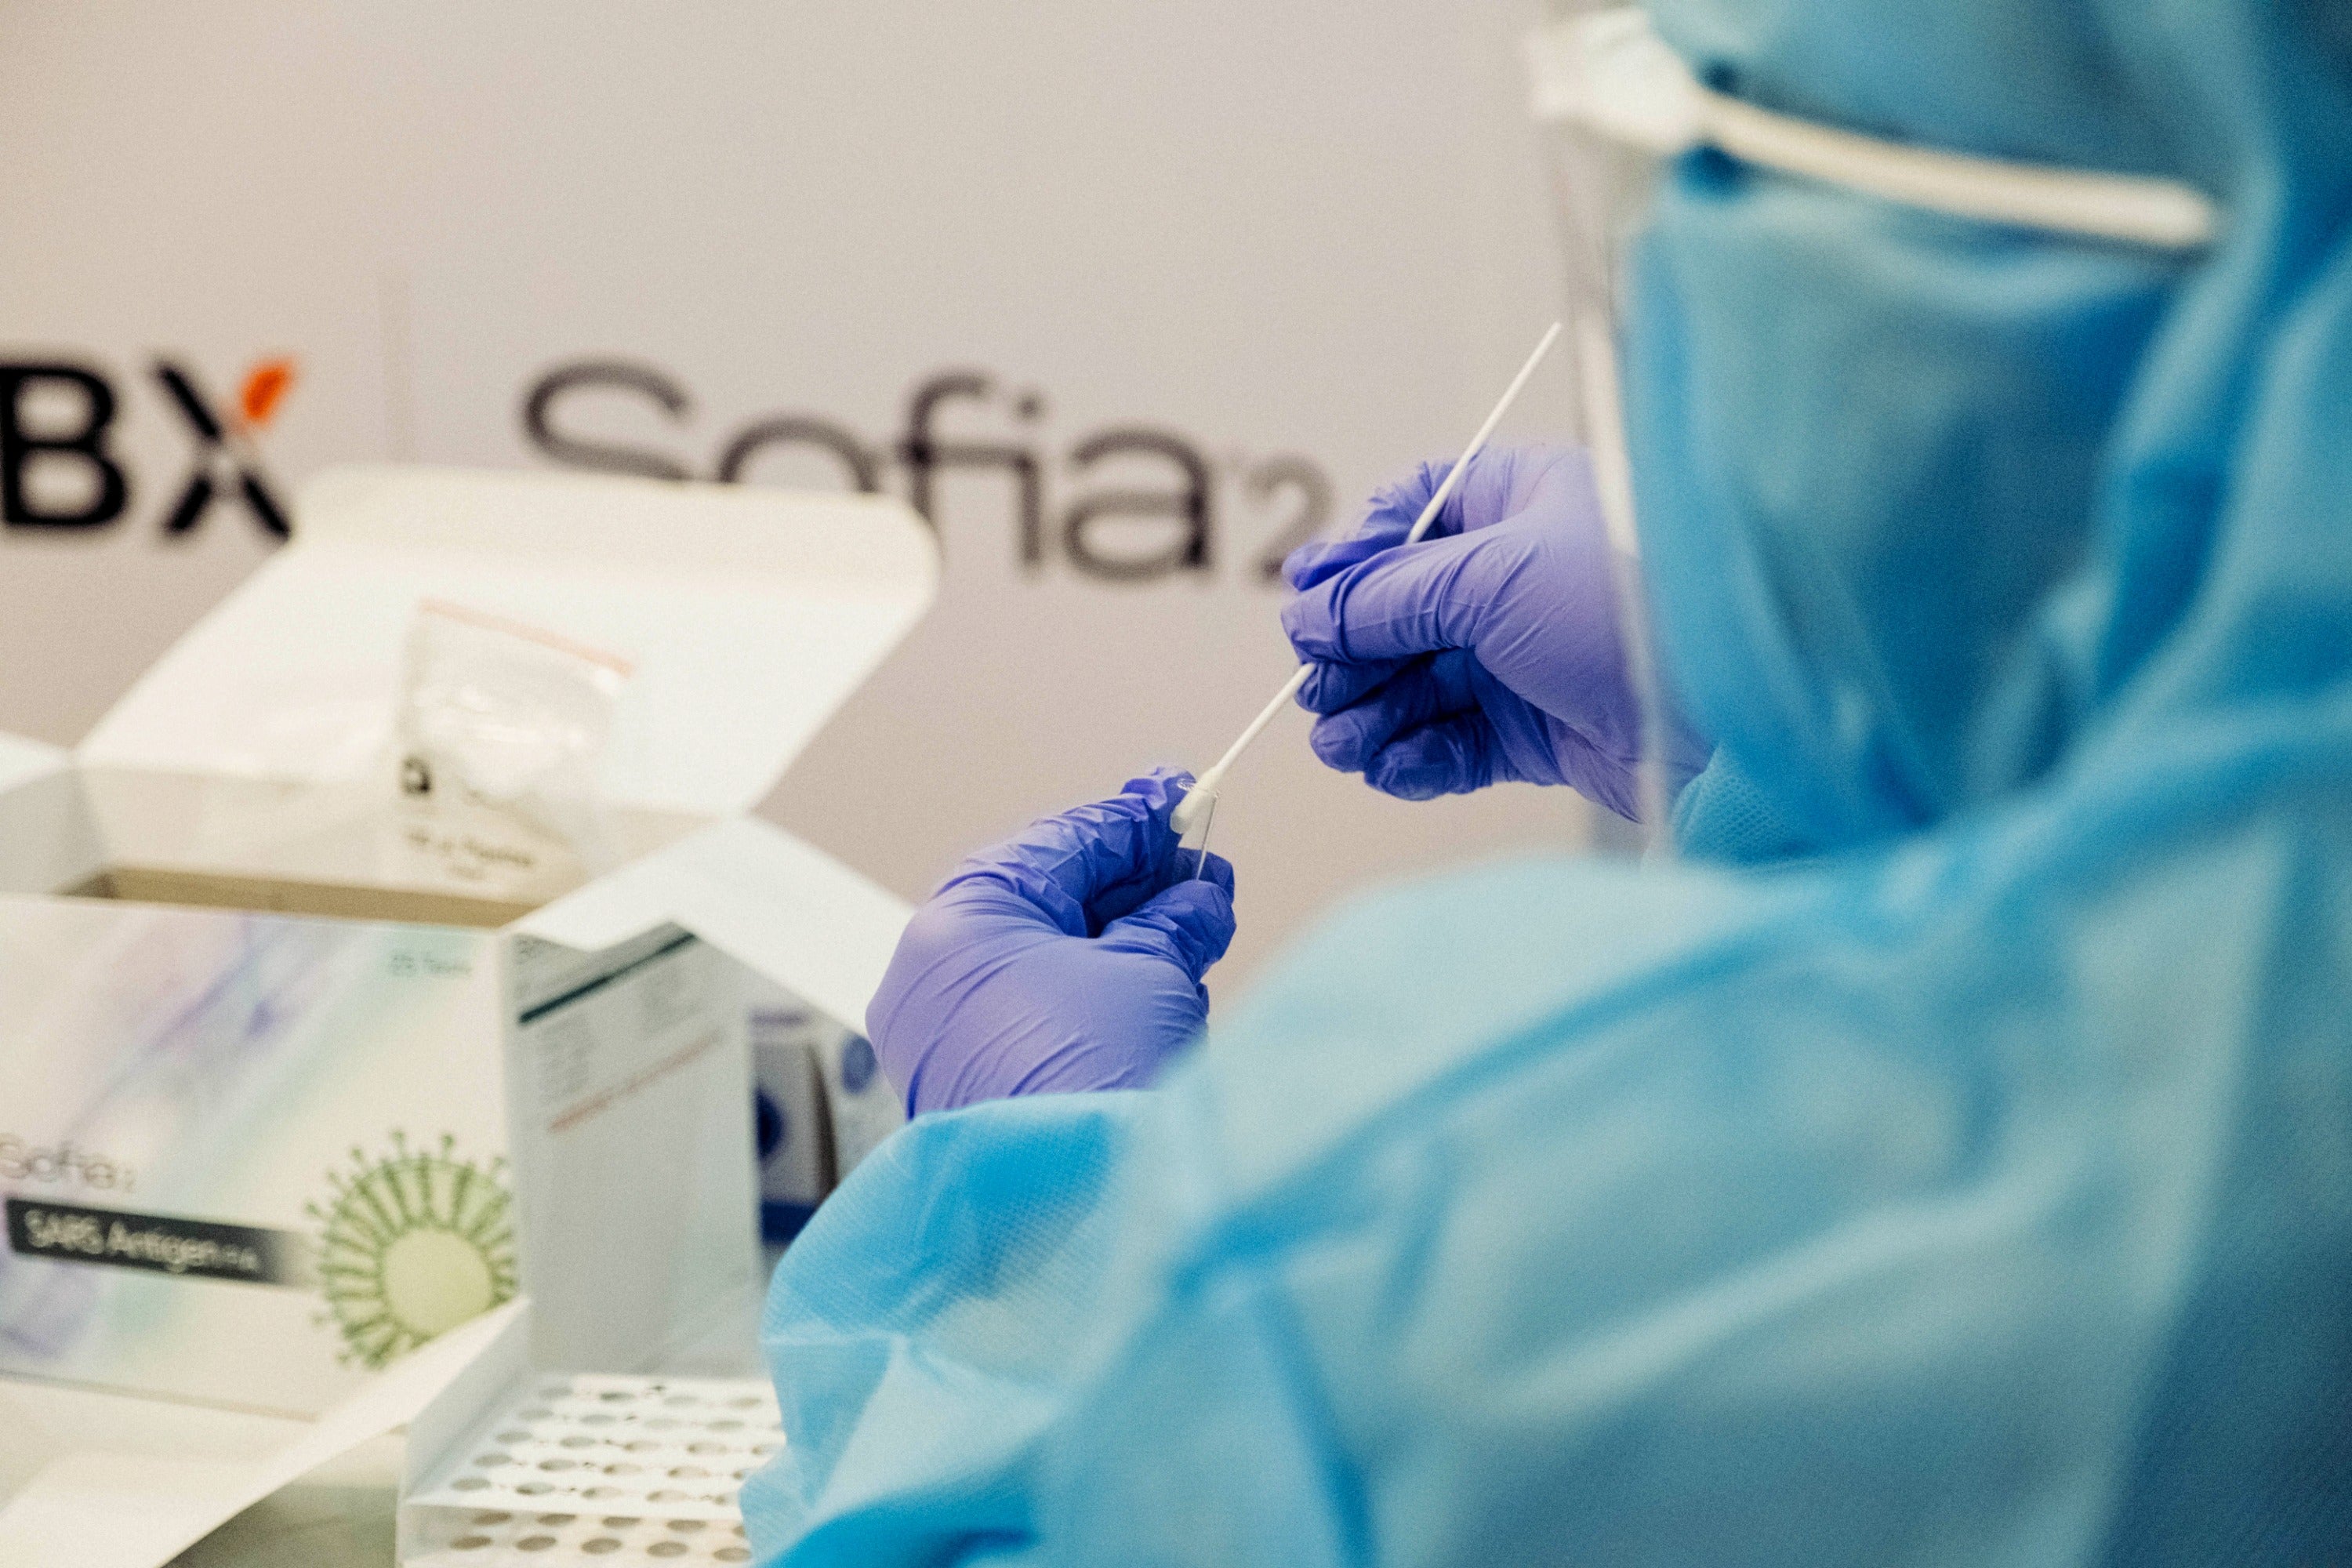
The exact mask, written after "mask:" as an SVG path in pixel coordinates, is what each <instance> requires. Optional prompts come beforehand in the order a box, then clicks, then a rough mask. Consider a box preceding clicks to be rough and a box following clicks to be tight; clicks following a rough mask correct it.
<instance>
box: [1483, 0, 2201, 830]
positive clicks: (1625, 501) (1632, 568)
mask: <svg viewBox="0 0 2352 1568" xmlns="http://www.w3.org/2000/svg"><path fill="white" fill-rule="evenodd" d="M1527 49H1528V64H1529V67H1530V71H1531V79H1532V80H1531V85H1532V97H1533V112H1534V115H1535V118H1536V119H1537V121H1538V123H1539V124H1541V125H1542V126H1543V127H1544V128H1545V132H1546V134H1545V137H1544V142H1545V149H1546V155H1547V162H1548V163H1549V172H1550V174H1551V177H1552V183H1553V187H1554V192H1555V196H1556V202H1557V207H1558V212H1559V225H1560V239H1561V246H1562V250H1563V259H1564V262H1565V266H1564V268H1563V270H1564V275H1565V287H1566V290H1567V300H1566V303H1567V315H1566V317H1565V320H1566V321H1567V323H1568V341H1569V344H1570V350H1571V353H1572V354H1573V357H1574V363H1575V369H1576V376H1577V386H1578V393H1579V399H1578V401H1579V408H1580V436H1581V437H1582V439H1583V441H1584V443H1585V445H1586V447H1587V448H1588V449H1589V450H1590V452H1591V460H1592V467H1593V473H1594V477H1595V479H1596V481H1597V483H1598V488H1599V489H1600V492H1601V495H1600V499H1601V512H1602V516H1603V518H1604V519H1605V521H1606V523H1607V527H1608V530H1609V534H1610V542H1611V544H1612V551H1611V557H1612V563H1613V564H1614V567H1615V571H1614V575H1613V578H1612V587H1613V590H1614V595H1615V602H1616V610H1617V617H1618V621H1617V624H1618V629H1619V635H1620V637H1621V638H1622V642H1623V645H1624V648H1625V668H1626V675H1627V679H1628V681H1629V682H1630V684H1631V685H1632V687H1633V698H1634V700H1635V701H1636V702H1637V703H1638V705H1639V711H1640V725H1639V732H1640V737H1641V740H1640V748H1641V749H1640V762H1639V766H1638V769H1637V773H1636V788H1637V799H1638V802H1639V809H1640V814H1641V823H1642V831H1643V836H1644V839H1645V843H1646V847H1647V848H1648V851H1649V852H1650V853H1652V854H1654V855H1664V854H1667V853H1670V852H1671V845H1672V843H1673V836H1672V834H1671V832H1670V831H1669V830H1668V827H1667V823H1668V819H1669V813H1670V811H1671V809H1672V806H1673V799H1672V796H1673V794H1674V790H1675V785H1676V782H1677V781H1676V780H1675V778H1673V777H1672V776H1671V772H1672V770H1671V769H1670V767H1669V763H1668V758H1669V756H1670V753H1671V749H1672V745H1673V740H1674V738H1673V737H1672V736H1670V735H1669V733H1668V730H1669V727H1670V726H1672V725H1675V723H1676V722H1677V721H1676V720H1675V718H1674V717H1673V715H1672V714H1671V712H1670V710H1669V709H1668V707H1667V704H1666V702H1665V691H1664V681H1663V677H1662V675H1661V673H1660V671H1659V669H1658V668H1657V660H1656V657H1655V651H1654V646H1655V645H1654V638H1653V636H1652V626H1651V614H1650V605H1649V601H1648V598H1647V596H1646V595H1645V594H1644V592H1643V582H1642V574H1641V539H1640V530H1639V528H1638V526H1637V521H1636V517H1635V510H1634V485H1633V464H1632V460H1631V457H1630V455H1629V453H1628V451H1627V448H1626V441H1625V427H1624V414H1623V409H1624V404H1623V397H1622V380H1621V369H1620V366H1621V363H1622V362H1621V359H1620V356H1619V353H1618V349H1619V344H1620V342H1621V337H1620V334H1621V331H1622V326H1623V320H1622V318H1623V313H1624V302H1625V291H1624V283H1623V268H1622V258H1624V256H1625V254H1626V251H1627V248H1628V247H1629V246H1630V244H1631V242H1632V241H1633V238H1634V237H1635V236H1636V235H1637V234H1638V233H1639V231H1640V229H1641V227H1642V225H1643V221H1644V218H1645V216H1646V214H1647V211H1648V207H1649V205H1650V201H1651V197H1652V195H1653V193H1654V190H1655V189H1656V187H1657V184H1658V181H1659V180H1660V178H1661V177H1662V176H1663V175H1664V173H1665V172H1666V170H1667V169H1668V167H1669V166H1670V165H1671V163H1672V162H1673V161H1674V160H1675V159H1676V158H1679V157H1681V156H1682V155H1683V154H1685V153H1692V152H1696V151H1698V150H1700V149H1712V150H1714V151H1716V152H1718V153H1723V154H1725V155H1727V156H1729V157H1732V158H1736V159H1738V160H1740V161H1741V162H1742V163H1748V164H1753V165H1758V166H1761V167H1763V168H1767V169H1769V170H1772V171H1774V172H1776V173H1779V174H1787V175H1791V176H1795V177H1797V178H1801V179H1808V180H1811V181H1815V182H1818V183H1822V184H1830V185H1835V186H1839V187H1843V188H1845V189H1848V190H1852V191H1854V192H1857V193H1860V194H1862V195H1868V196H1872V197H1876V198H1878V199H1881V200H1885V201H1891V202H1897V203H1901V204H1904V205H1910V206H1915V207H1921V208H1926V209H1928V210H1931V211H1936V212H1940V213H1944V214H1947V215H1949V216H1958V217H1965V218H1973V219H1979V220H1981V221H1984V222H1986V223H1990V224H1999V225H2004V226H2011V227H2023V228H2032V229H2040V230H2045V231H2049V232H2053V233H2058V234H2065V235H2074V236H2080V237H2084V238H2087V239H2095V240H2103V241H2107V242H2112V243H2120V244H2126V245H2138V246H2147V247H2154V248H2158V249H2166V250H2192V249H2197V248H2200V247H2204V246H2206V245H2208V244H2210V242H2211V241H2212V239H2213V237H2214V235H2215V232H2216V230H2217V227H2218V216H2217V214H2216V212H2215V210H2214V207H2213V205H2212V203H2211V202H2210V200H2209V199H2208V198H2207V197H2206V196H2205V195H2204V194H2203V193H2201V192H2200V191H2197V190H2195V189H2194V188H2192V187H2190V186H2188V185H2184V184H2178V183H2176V182H2173V181H2168V180H2158V179H2147V178H2141V177H2137V176H2130V175H2116V174H2090V173H2081V172H2076V171H2072V170H2063V169H2051V168H2045V167H2041V166H2037V165H2028V164H2020V163H2004V162H2000V161H1997V160H1993V159H1986V158H1976V157H1969V156H1963V155H1958V154H1954V153H1939V152H1936V151H1933V150H1930V149H1926V148H1921V147H1915V146H1910V145H1906V144H1900V143H1895V142H1883V141H1879V140H1876V139H1874V138H1871V137H1866V136H1860V135H1856V134H1853V133H1852V132H1844V131H1840V130H1836V129H1833V128H1832V127H1829V126H1824V125H1819V124H1814V123H1811V122H1810V121H1801V120H1797V119H1793V118H1790V117H1789V116H1786V115H1780V114H1774V113H1771V112H1769V111H1767V110H1760V109H1758V108H1756V107H1754V106H1753V105H1751V104H1748V103H1747V102H1744V101H1742V100H1738V99H1734V98H1729V97H1727V96H1725V95H1724V94H1721V93H1717V92H1715V91H1713V90H1711V89H1708V88H1706V86H1704V85H1703V84H1702V83H1701V82H1700V81H1699V80H1698V79H1697V78H1696V76H1695V75H1694V74H1693V73H1692V71H1691V69H1690V68H1689V67H1688V66H1687V65H1685V63H1684V62H1683V60H1682V58H1681V57H1680V56H1678V55H1676V54H1675V52H1674V51H1673V50H1672V49H1670V48H1668V47H1666V45H1665V44H1664V43H1663V42H1662V41H1661V40H1660V39H1659V38H1658V37H1657V36H1656V34H1655V33H1654V32H1653V31H1652V30H1651V27H1650V23H1649V18H1648V17H1647V16H1645V15H1644V14H1643V12H1642V11H1641V10H1640V9H1639V8H1636V7H1631V6H1627V7H1618V8H1611V9H1606V10H1586V11H1583V12H1581V14H1578V15H1572V16H1565V17H1563V18H1562V19H1560V20H1557V21H1555V22H1552V23H1551V24H1549V25H1548V26H1544V27H1542V28H1539V29H1538V31H1537V32H1536V33H1535V34H1534V35H1532V36H1531V37H1529V38H1528V46H1527Z"/></svg>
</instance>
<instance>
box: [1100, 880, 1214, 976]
mask: <svg viewBox="0 0 2352 1568" xmlns="http://www.w3.org/2000/svg"><path fill="white" fill-rule="evenodd" d="M1228 877H1229V878H1230V868H1229V869H1228ZM1233 940H1234V895H1233V891H1232V889H1231V888H1230V886H1226V885H1220V884H1219V883H1216V882H1213V881H1210V880H1208V879H1205V878H1204V879H1200V880H1197V881H1191V882H1179V883H1177V884H1176V885H1175V886H1174V887H1172V888H1170V889H1167V890H1166V891H1164V892H1162V893H1160V894H1157V895H1156V896H1154V897H1153V898H1152V899H1150V900H1149V901H1147V902H1146V903H1144V904H1143V905H1142V907H1140V908H1139V909H1138V910H1136V911H1135V912H1134V913H1133V914H1130V915H1128V916H1127V917H1125V918H1124V919H1121V920H1116V921H1112V922H1111V923H1110V924H1109V925H1108V926H1105V927H1104V928H1103V933H1102V941H1101V945H1102V946H1104V947H1106V948H1108V949H1109V950H1110V951H1112V952H1132V953H1139V954H1142V955H1144V956H1146V957H1151V958H1160V959H1164V960H1166V961H1167V962H1168V963H1172V964H1174V965H1175V966H1176V967H1177V968H1179V969H1181V970H1182V971H1183V972H1184V974H1185V977H1186V978H1187V979H1189V980H1191V981H1192V982H1194V983H1195V984H1198V983H1199V981H1200V979H1201V977H1202V975H1204V974H1206V973H1208V972H1209V966H1210V965H1211V964H1213V963H1216V962H1217V960H1219V959H1221V958H1223V957H1224V955H1225V949H1226V948H1227V947H1228V946H1229V945H1231V943H1232V942H1233Z"/></svg>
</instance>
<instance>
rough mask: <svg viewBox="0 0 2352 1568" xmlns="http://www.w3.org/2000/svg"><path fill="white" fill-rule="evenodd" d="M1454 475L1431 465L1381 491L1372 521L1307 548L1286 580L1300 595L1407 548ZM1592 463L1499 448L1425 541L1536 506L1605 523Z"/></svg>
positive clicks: (1474, 469)
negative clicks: (1431, 501)
mask: <svg viewBox="0 0 2352 1568" xmlns="http://www.w3.org/2000/svg"><path fill="white" fill-rule="evenodd" d="M1453 471H1454V465H1453V464H1452V463H1450V462H1427V463H1423V464H1421V465H1420V466H1419V467H1417V468H1414V469H1413V470H1412V472H1411V473H1409V474H1407V475H1405V476H1404V477H1403V478H1402V479H1397V480H1395V481H1393V482H1391V483H1390V484H1386V485H1383V486H1381V489H1378V490H1377V491H1375V492H1373V495H1372V499H1371V500H1370V502H1369V503H1367V504H1366V506H1365V508H1364V515H1363V518H1362V519H1361V521H1359V522H1358V523H1357V524H1356V527H1355V529H1354V530H1353V531H1351V532H1350V533H1349V535H1348V537H1347V538H1345V539H1341V540H1336V541H1328V542H1315V543H1311V544H1304V545H1301V546H1300V547H1299V548H1298V549H1297V550H1294V551H1292V552H1290V555H1289V558H1288V559H1287V560H1286V561H1284V563H1282V575H1283V579H1284V581H1286V582H1287V583H1288V584H1290V586H1291V587H1292V588H1294V589H1296V590H1298V591H1300V592H1302V593H1303V592H1305V591H1306V590H1307V589H1308V588H1312V587H1314V586H1315V585H1316V584H1318V583H1322V582H1325V581H1328V579H1330V578H1332V577H1335V576H1337V575H1339V574H1340V573H1342V572H1344V571H1346V570H1347V569H1348V568H1349V567H1350V566H1355V565H1358V564H1360V563H1362V562H1365V561H1369V560H1370V559H1371V558H1372V557H1373V556H1375V555H1377V554H1379V553H1381V552H1382V551H1386V550H1393V549H1395V548H1396V547H1397V546H1398V545H1400V544H1402V543H1403V542H1404V539H1405V535H1407V534H1408V533H1410V532H1412V525H1413V524H1414V523H1416V522H1418V521H1421V514H1422V512H1423V510H1424V509H1425V508H1427V506H1428V505H1429V498H1430V497H1431V496H1433V495H1435V494H1436V493H1437V489H1438V487H1439V486H1441V485H1443V484H1444V482H1445V476H1446V475H1447V474H1449V473H1451V472H1453ZM1599 504H1600V503H1599V499H1598V497H1597V496H1595V495H1594V493H1593V490H1592V468H1591V460H1590V459H1589V458H1588V457H1587V456H1586V454H1585V453H1584V452H1583V451H1582V450H1581V449H1580V448H1578V447H1505V448H1501V449H1492V448H1490V449H1489V450H1487V451H1484V452H1481V453H1479V454H1478V456H1476V457H1475V458H1472V459H1471V460H1470V471H1469V472H1468V473H1466V474H1465V475H1463V476H1462V482H1461V483H1460V484H1458V485H1456V486H1454V493H1453V494H1451V495H1449V496H1447V497H1446V498H1445V504H1444V506H1443V507H1441V508H1439V509H1438V512H1437V515H1436V516H1435V517H1433V518H1432V519H1431V520H1430V524H1429V531H1428V533H1426V534H1425V535H1423V538H1425V539H1441V538H1444V537H1445V536H1446V535H1448V534H1455V533H1472V532H1475V531H1478V530H1479V529H1482V528H1488V527H1492V526H1493V525H1494V524H1496V523H1498V522H1501V521H1505V520H1507V519H1508V518H1510V517H1513V516H1516V515H1517V513H1519V512H1521V511H1524V510H1527V509H1528V508H1529V507H1531V506H1538V505H1544V506H1551V507H1554V508H1559V507H1566V508H1570V509H1573V510H1591V513H1592V516H1593V518H1594V519H1595V520H1596V521H1597V520H1598V518H1599V515H1600V513H1599Z"/></svg>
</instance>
